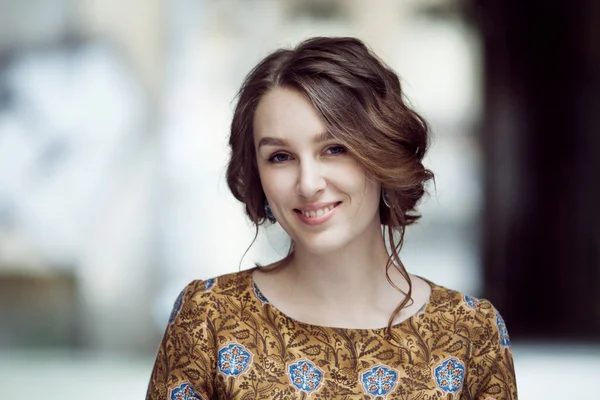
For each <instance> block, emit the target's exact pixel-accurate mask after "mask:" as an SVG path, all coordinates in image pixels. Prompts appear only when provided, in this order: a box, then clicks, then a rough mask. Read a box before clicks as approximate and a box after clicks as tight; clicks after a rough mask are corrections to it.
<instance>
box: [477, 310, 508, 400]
mask: <svg viewBox="0 0 600 400" xmlns="http://www.w3.org/2000/svg"><path fill="white" fill-rule="evenodd" d="M477 308H478V310H477V313H476V316H475V318H476V327H475V328H474V329H473V332H472V337H471V360H470V363H469V368H468V373H467V390H468V392H469V394H470V397H468V398H470V399H473V400H490V399H491V400H517V384H516V378H515V369H514V364H513V359H512V353H511V348H510V338H509V336H508V332H507V330H506V325H505V323H504V320H503V319H502V316H501V315H500V313H499V312H498V311H497V310H496V309H495V308H494V306H493V305H492V304H491V303H490V302H489V301H487V300H480V302H479V304H478V307H477Z"/></svg>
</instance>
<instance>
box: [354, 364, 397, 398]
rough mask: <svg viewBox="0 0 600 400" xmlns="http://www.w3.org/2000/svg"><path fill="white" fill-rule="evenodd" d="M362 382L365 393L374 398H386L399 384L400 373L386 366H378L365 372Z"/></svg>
mask: <svg viewBox="0 0 600 400" xmlns="http://www.w3.org/2000/svg"><path fill="white" fill-rule="evenodd" d="M360 381H361V383H362V385H363V389H364V390H365V393H367V394H370V395H371V396H373V397H378V396H383V397H385V396H387V394H388V393H390V392H391V391H392V389H393V388H394V386H395V385H396V383H397V382H398V372H396V371H394V370H393V369H391V368H389V367H386V366H385V365H378V366H375V367H373V368H371V369H370V370H368V371H367V372H364V373H363V374H362V376H361V378H360Z"/></svg>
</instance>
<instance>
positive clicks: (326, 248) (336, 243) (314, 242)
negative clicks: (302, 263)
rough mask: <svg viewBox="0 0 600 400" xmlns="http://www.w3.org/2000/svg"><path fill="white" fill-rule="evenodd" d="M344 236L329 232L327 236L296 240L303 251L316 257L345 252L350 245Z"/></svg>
mask: <svg viewBox="0 0 600 400" xmlns="http://www.w3.org/2000/svg"><path fill="white" fill-rule="evenodd" d="M344 236H345V235H344V234H337V235H336V234H335V233H334V232H327V234H326V235H319V236H315V237H313V238H310V239H308V238H302V239H303V240H295V243H296V244H297V245H299V246H300V247H301V248H302V250H303V251H306V252H308V253H310V254H314V255H328V254H331V253H333V252H336V251H340V250H343V249H344V248H346V246H347V245H348V238H347V237H344Z"/></svg>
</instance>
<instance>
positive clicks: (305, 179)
mask: <svg viewBox="0 0 600 400" xmlns="http://www.w3.org/2000/svg"><path fill="white" fill-rule="evenodd" d="M326 186H327V183H326V181H325V177H324V176H323V170H322V166H321V164H319V163H318V162H315V161H307V162H302V163H301V165H300V171H299V175H298V182H297V184H296V191H297V192H298V194H299V195H300V196H302V197H305V198H308V199H310V198H312V197H314V196H315V195H316V194H318V193H320V192H321V191H323V190H324V189H325V187H326Z"/></svg>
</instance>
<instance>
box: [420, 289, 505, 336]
mask: <svg viewBox="0 0 600 400" xmlns="http://www.w3.org/2000/svg"><path fill="white" fill-rule="evenodd" d="M430 284H431V285H432V292H431V299H430V307H429V310H430V312H432V313H434V314H439V315H440V316H444V317H446V318H448V317H451V318H452V319H453V320H456V321H460V322H461V326H462V327H463V328H467V330H468V331H469V332H470V333H471V334H470V336H471V338H472V339H473V340H476V341H483V342H487V341H490V340H492V341H495V340H498V341H499V343H500V344H501V345H502V346H503V347H509V346H510V339H509V336H508V332H507V329H506V324H505V323H504V319H503V318H502V316H501V315H500V312H499V311H498V310H497V309H496V307H494V305H493V304H492V303H491V302H490V301H489V300H486V299H482V298H477V297H474V296H471V295H469V294H465V293H462V292H459V291H456V290H453V289H448V288H445V287H443V286H439V285H436V284H434V283H431V282H430Z"/></svg>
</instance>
